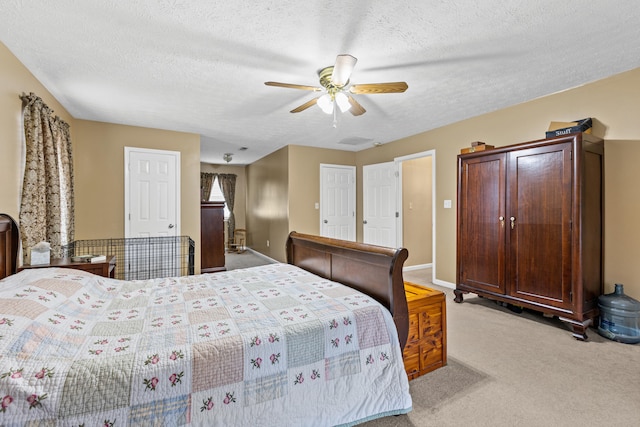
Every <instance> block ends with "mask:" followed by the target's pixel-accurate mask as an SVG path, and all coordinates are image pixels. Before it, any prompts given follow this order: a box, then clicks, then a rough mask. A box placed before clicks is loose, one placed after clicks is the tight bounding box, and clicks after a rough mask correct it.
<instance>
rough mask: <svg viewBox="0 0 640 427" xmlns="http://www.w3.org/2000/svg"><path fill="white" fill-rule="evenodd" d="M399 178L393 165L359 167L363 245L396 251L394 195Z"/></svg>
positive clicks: (380, 164) (394, 164)
mask: <svg viewBox="0 0 640 427" xmlns="http://www.w3.org/2000/svg"><path fill="white" fill-rule="evenodd" d="M397 183H398V174H397V166H396V163H395V162H388V163H379V164H375V165H366V166H363V167H362V189H363V193H362V206H363V214H362V219H363V221H362V222H363V225H362V231H363V235H362V237H363V241H364V243H369V244H373V245H380V246H387V247H390V248H395V247H397V238H396V223H397V212H398V210H397V209H396V194H397Z"/></svg>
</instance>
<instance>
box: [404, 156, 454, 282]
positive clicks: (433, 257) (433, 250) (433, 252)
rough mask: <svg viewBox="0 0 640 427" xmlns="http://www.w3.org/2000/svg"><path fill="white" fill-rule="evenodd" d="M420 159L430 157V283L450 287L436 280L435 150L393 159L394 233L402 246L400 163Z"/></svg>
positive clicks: (416, 267) (407, 268)
mask: <svg viewBox="0 0 640 427" xmlns="http://www.w3.org/2000/svg"><path fill="white" fill-rule="evenodd" d="M422 157H431V218H432V220H431V283H433V284H435V285H441V286H446V287H451V285H450V284H449V283H447V282H443V281H440V280H437V279H436V150H428V151H422V152H419V153H414V154H409V155H406V156H401V157H396V158H394V159H393V161H394V162H396V164H397V170H398V191H397V193H396V194H397V202H396V204H397V206H396V207H397V209H398V213H399V215H398V221H397V223H396V233H397V238H396V241H397V242H398V246H402V244H403V241H402V240H403V239H402V235H403V222H402V218H403V217H402V216H403V211H402V162H404V161H408V160H414V159H420V158H422ZM428 266H429V264H425V265H420V266H411V267H405V268H404V270H406V271H410V270H417V269H420V268H425V267H428Z"/></svg>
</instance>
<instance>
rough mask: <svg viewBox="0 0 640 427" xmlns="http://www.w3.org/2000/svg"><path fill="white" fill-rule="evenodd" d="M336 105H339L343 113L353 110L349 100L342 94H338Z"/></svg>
mask: <svg viewBox="0 0 640 427" xmlns="http://www.w3.org/2000/svg"><path fill="white" fill-rule="evenodd" d="M336 104H338V107H339V108H340V111H342V112H343V113H344V112H345V111H348V110H349V108H351V104H350V103H349V98H348V97H347V95H345V94H344V93H342V92H338V93H336Z"/></svg>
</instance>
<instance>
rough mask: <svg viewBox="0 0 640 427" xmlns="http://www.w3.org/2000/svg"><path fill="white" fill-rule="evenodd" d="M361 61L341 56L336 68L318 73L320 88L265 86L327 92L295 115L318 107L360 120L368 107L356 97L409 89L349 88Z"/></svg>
mask: <svg viewBox="0 0 640 427" xmlns="http://www.w3.org/2000/svg"><path fill="white" fill-rule="evenodd" d="M357 61H358V60H357V59H356V58H355V57H353V56H351V55H347V54H344V55H338V57H337V58H336V63H335V65H331V66H329V67H325V68H323V69H321V70H320V71H318V76H319V77H320V86H322V87H318V86H305V85H297V84H292V83H280V82H264V84H265V85H267V86H277V87H286V88H291V89H302V90H310V91H314V92H325V93H324V94H323V95H319V96H317V97H315V98H313V99H311V100H309V101H307V102H305V103H304V104H302V105H300V106H299V107H296V108H294V109H293V110H291V112H292V113H299V112H301V111H304V110H306V109H307V108H309V107H311V106H313V105H315V104H318V106H319V107H320V108H321V109H322V111H324V112H325V113H327V114H331V113H334V115H335V112H336V108H335V106H336V105H337V107H338V108H339V109H340V111H342V112H345V111H347V110H349V111H350V112H351V114H353V115H354V116H360V115H362V114H364V113H365V112H366V110H365V109H364V107H363V106H362V105H360V103H359V102H358V101H356V100H355V98H354V97H353V96H351V94H354V95H373V94H376V93H401V92H404V91H405V90H407V88H408V87H409V86H407V84H406V83H405V82H393V83H391V82H390V83H367V84H359V85H351V86H349V78H350V77H351V73H352V72H353V69H354V67H355V65H356V62H357Z"/></svg>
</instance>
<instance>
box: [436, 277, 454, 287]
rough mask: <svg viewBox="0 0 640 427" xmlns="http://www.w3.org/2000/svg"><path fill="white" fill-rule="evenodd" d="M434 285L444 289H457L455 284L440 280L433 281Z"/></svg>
mask: <svg viewBox="0 0 640 427" xmlns="http://www.w3.org/2000/svg"><path fill="white" fill-rule="evenodd" d="M433 284H434V285H438V286H442V287H443V288H449V289H455V288H456V285H455V283H451V282H445V281H444V280H440V279H433Z"/></svg>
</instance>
